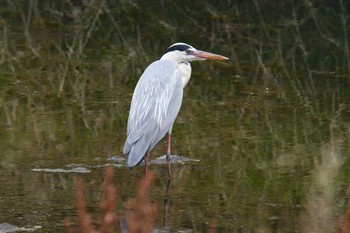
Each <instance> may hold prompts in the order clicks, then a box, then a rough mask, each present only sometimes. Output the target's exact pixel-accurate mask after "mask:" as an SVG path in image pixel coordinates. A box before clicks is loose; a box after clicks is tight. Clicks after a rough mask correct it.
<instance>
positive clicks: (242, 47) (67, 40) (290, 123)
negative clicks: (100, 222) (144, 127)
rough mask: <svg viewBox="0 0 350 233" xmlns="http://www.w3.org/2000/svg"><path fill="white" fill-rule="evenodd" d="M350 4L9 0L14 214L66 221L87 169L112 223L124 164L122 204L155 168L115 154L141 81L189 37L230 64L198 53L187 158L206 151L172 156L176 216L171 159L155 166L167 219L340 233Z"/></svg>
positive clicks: (93, 201) (6, 113)
mask: <svg viewBox="0 0 350 233" xmlns="http://www.w3.org/2000/svg"><path fill="white" fill-rule="evenodd" d="M346 8H347V6H346V5H345V3H343V2H342V1H340V2H339V3H329V5H326V4H323V5H322V4H320V3H319V1H315V2H313V4H311V5H310V4H306V3H295V2H293V1H290V2H289V1H282V2H280V3H267V2H266V3H263V2H258V1H251V2H250V1H248V2H247V3H240V4H234V3H231V2H230V1H227V2H223V1H218V2H217V3H215V4H214V3H212V2H204V1H203V2H201V1H198V2H194V3H191V4H190V3H187V2H181V1H176V2H162V1H160V2H157V1H153V2H149V3H144V2H133V3H123V2H119V3H114V2H109V1H100V2H97V1H91V2H89V1H86V2H78V1H77V2H75V1H72V2H71V1H55V2H49V3H42V2H39V1H35V0H31V1H28V2H26V3H23V2H11V1H7V2H4V3H1V4H0V13H1V20H0V29H1V30H0V31H1V33H0V34H1V36H0V44H1V50H0V63H1V67H0V74H1V75H0V127H1V130H0V139H1V140H0V161H1V163H0V168H1V169H0V224H1V223H9V224H12V225H14V226H17V227H22V231H25V230H28V229H34V228H35V227H36V228H37V229H36V230H35V232H64V227H63V221H64V220H65V219H70V220H71V221H72V222H75V221H76V220H75V216H76V209H75V192H76V186H75V184H76V179H77V177H78V176H79V177H83V179H84V181H85V185H86V198H87V209H88V211H89V213H91V214H92V216H93V217H94V219H98V216H99V215H98V211H99V203H100V199H101V196H102V187H103V183H104V171H105V167H106V166H108V165H113V166H115V187H116V189H117V193H118V197H119V198H118V200H117V210H118V212H122V211H123V205H124V203H126V202H127V200H129V199H130V198H133V197H135V196H136V190H137V185H138V182H139V180H140V179H141V178H142V177H143V172H144V168H143V167H137V168H135V169H134V170H131V171H129V170H128V169H127V168H126V167H125V166H123V164H119V163H115V162H113V161H111V160H109V158H111V157H113V156H123V155H122V153H121V150H122V146H123V144H124V140H125V132H126V121H127V117H128V110H129V105H130V100H131V95H132V91H133V88H134V86H135V84H136V82H137V79H138V77H139V76H140V75H141V74H142V71H143V70H144V69H145V68H146V67H147V65H148V64H149V63H150V62H152V61H153V60H155V59H158V58H159V56H160V54H162V52H163V51H164V49H165V48H167V47H168V46H169V45H170V44H172V43H175V42H177V41H184V42H187V43H190V44H192V45H193V46H194V47H197V48H198V49H203V50H209V51H212V52H215V53H219V54H222V55H224V56H227V57H229V58H230V61H229V62H211V61H203V62H195V63H193V64H192V69H193V74H192V79H191V80H190V82H189V84H188V86H187V87H186V90H185V97H184V101H183V106H182V109H181V112H180V115H179V116H178V118H177V121H176V124H175V125H174V128H173V154H176V155H181V156H185V157H187V158H191V159H193V160H196V161H192V162H186V163H185V164H174V165H173V166H172V169H173V170H172V171H173V175H174V180H173V181H172V183H171V186H170V191H169V195H168V198H169V206H168V214H167V223H166V225H165V226H164V223H163V221H164V210H163V208H164V199H165V198H166V195H165V190H166V186H167V172H166V166H165V165H151V166H150V169H151V170H154V171H155V173H156V176H155V180H154V182H153V184H152V186H151V189H150V199H151V200H152V201H153V202H154V203H155V204H156V206H157V216H156V220H155V226H154V227H155V228H156V229H168V230H169V231H170V232H209V231H210V229H215V230H216V232H336V231H337V229H338V230H339V229H340V228H341V227H342V226H343V225H342V221H341V216H343V213H344V212H345V210H346V208H347V205H348V197H349V194H348V190H349V172H350V170H349V166H348V165H349V159H348V154H349V123H348V122H349V119H350V114H349V104H348V102H349V101H348V100H349V96H350V89H349V86H348V84H349V83H348V81H349V71H350V65H349V64H350V57H349V55H348V54H349V52H350V51H349V47H348V38H347V36H348V32H347V30H348V23H347V21H346V20H347V19H348V15H347V12H346V11H344V9H346ZM159 9H162V10H161V11H160V10H159ZM332 25H340V26H339V28H334V27H333V26H332ZM165 143H166V142H165V140H164V141H161V142H160V143H159V144H158V146H157V147H156V148H155V149H154V150H153V151H152V155H151V156H152V158H153V159H154V158H157V157H159V156H161V155H163V154H164V152H165ZM116 232H120V230H119V229H118V227H116Z"/></svg>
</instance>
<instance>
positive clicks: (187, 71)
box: [179, 62, 192, 88]
mask: <svg viewBox="0 0 350 233" xmlns="http://www.w3.org/2000/svg"><path fill="white" fill-rule="evenodd" d="M179 70H180V72H181V80H182V87H183V88H185V86H186V85H187V83H188V81H190V78H191V73H192V68H191V64H190V63H189V62H180V63H179Z"/></svg>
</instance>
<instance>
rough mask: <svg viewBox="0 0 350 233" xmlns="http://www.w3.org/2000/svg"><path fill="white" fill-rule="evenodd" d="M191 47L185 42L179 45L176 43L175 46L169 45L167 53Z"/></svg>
mask: <svg viewBox="0 0 350 233" xmlns="http://www.w3.org/2000/svg"><path fill="white" fill-rule="evenodd" d="M190 48H191V47H190V46H188V45H184V44H179V45H174V46H171V47H169V48H168V49H167V50H166V51H165V53H168V52H171V51H175V50H178V51H186V50H187V49H190Z"/></svg>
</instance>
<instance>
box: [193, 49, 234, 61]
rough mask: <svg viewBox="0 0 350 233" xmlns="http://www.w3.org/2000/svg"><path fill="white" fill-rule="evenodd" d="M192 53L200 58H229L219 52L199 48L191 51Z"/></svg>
mask: <svg viewBox="0 0 350 233" xmlns="http://www.w3.org/2000/svg"><path fill="white" fill-rule="evenodd" d="M193 55H195V56H196V57H198V58H201V59H209V60H228V59H229V58H227V57H224V56H221V55H219V54H215V53H209V52H205V51H201V50H196V51H193Z"/></svg>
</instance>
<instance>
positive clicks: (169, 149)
mask: <svg viewBox="0 0 350 233" xmlns="http://www.w3.org/2000/svg"><path fill="white" fill-rule="evenodd" d="M170 155H171V130H170V131H169V132H168V146H167V149H166V163H167V166H168V179H169V180H170V179H171V169H170Z"/></svg>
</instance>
